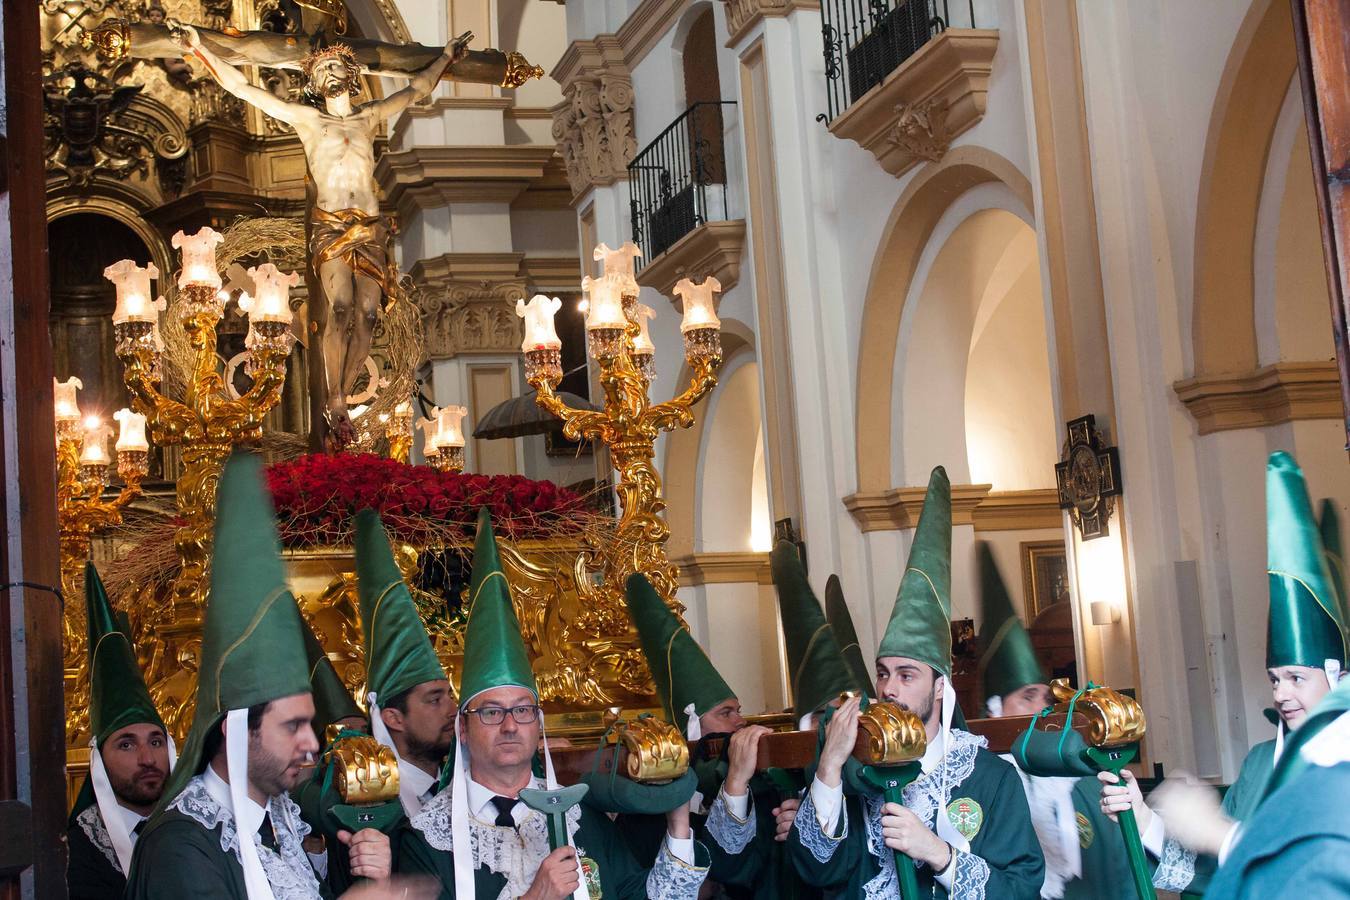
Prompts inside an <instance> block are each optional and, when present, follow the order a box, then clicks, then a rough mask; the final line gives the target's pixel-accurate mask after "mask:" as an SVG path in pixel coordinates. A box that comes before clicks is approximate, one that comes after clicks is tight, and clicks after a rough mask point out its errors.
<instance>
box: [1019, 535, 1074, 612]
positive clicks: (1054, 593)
mask: <svg viewBox="0 0 1350 900" xmlns="http://www.w3.org/2000/svg"><path fill="white" fill-rule="evenodd" d="M1022 596H1023V598H1024V599H1025V602H1026V611H1025V616H1026V621H1027V622H1034V621H1036V617H1037V616H1038V615H1040V614H1041V613H1042V612H1044V611H1045V610H1047V609H1049V608H1050V607H1051V606H1053V605H1054V604H1056V603H1062V602H1065V601H1067V600H1068V599H1069V560H1068V551H1067V550H1066V549H1065V546H1064V542H1063V541H1023V542H1022Z"/></svg>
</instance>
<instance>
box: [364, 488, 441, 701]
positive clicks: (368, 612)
mask: <svg viewBox="0 0 1350 900" xmlns="http://www.w3.org/2000/svg"><path fill="white" fill-rule="evenodd" d="M355 552H356V579H357V595H358V597H359V599H360V604H361V630H362V632H363V634H362V637H363V638H364V639H365V640H364V643H365V651H366V690H367V691H369V692H372V693H374V694H375V697H376V702H377V703H379V705H381V706H385V705H387V702H386V701H388V700H389V698H391V697H396V696H398V695H399V694H401V693H403V692H404V691H407V690H409V689H411V688H414V687H416V686H417V685H419V684H424V683H426V682H428V681H439V680H442V679H444V678H445V670H444V669H443V668H441V661H440V659H438V658H437V656H436V650H435V648H433V647H432V645H431V639H430V638H428V637H427V631H426V628H425V627H424V626H423V625H422V618H421V616H419V615H418V613H417V604H415V603H414V602H413V599H412V594H411V593H409V591H408V585H407V583H406V582H404V580H403V572H402V571H401V570H400V569H399V567H398V563H397V562H395V561H394V550H393V548H392V547H391V546H390V544H389V535H388V534H387V533H385V530H384V524H383V523H382V522H381V521H380V517H379V515H378V514H377V513H376V512H375V511H374V510H373V509H363V510H361V511H360V512H358V513H357V514H356V540H355Z"/></svg>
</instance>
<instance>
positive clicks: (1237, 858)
mask: <svg viewBox="0 0 1350 900" xmlns="http://www.w3.org/2000/svg"><path fill="white" fill-rule="evenodd" d="M1244 769H1245V767H1244ZM1347 806H1350V763H1340V764H1339V765H1335V766H1330V767H1325V768H1324V767H1320V766H1311V767H1309V768H1308V769H1307V770H1306V771H1304V772H1302V773H1300V774H1298V775H1296V776H1294V777H1293V778H1292V779H1291V780H1290V781H1289V782H1288V783H1287V784H1284V785H1282V786H1281V787H1280V788H1279V789H1278V790H1276V791H1275V792H1274V793H1273V794H1271V795H1270V796H1269V797H1267V798H1266V801H1265V802H1264V803H1262V804H1260V807H1259V808H1258V809H1257V810H1255V815H1252V816H1251V817H1250V818H1249V820H1248V822H1247V824H1246V825H1245V826H1244V828H1243V833H1242V834H1241V835H1240V836H1239V838H1238V842H1237V844H1236V845H1235V846H1234V847H1233V849H1232V850H1231V851H1230V853H1229V855H1228V858H1227V859H1226V860H1225V861H1224V865H1223V868H1222V869H1220V870H1219V872H1218V873H1217V874H1216V875H1215V876H1214V879H1213V881H1212V882H1211V887H1212V890H1211V893H1212V894H1213V896H1215V897H1223V898H1224V900H1270V898H1275V897H1296V898H1300V900H1314V898H1318V900H1320V898H1324V897H1350V816H1347V815H1346V814H1345V809H1346V807H1347Z"/></svg>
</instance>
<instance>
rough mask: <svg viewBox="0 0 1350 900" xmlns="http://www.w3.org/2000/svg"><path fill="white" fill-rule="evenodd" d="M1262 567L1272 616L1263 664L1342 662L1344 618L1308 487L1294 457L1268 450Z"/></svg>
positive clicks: (1316, 666) (1344, 659) (1294, 664)
mask: <svg viewBox="0 0 1350 900" xmlns="http://www.w3.org/2000/svg"><path fill="white" fill-rule="evenodd" d="M1266 571H1267V573H1268V578H1269V583H1270V620H1269V626H1268V630H1267V632H1266V666H1267V667H1274V666H1312V667H1315V668H1322V666H1323V665H1324V664H1325V662H1326V660H1328V659H1335V660H1339V661H1340V664H1341V667H1342V668H1344V667H1345V663H1346V652H1345V651H1346V648H1345V623H1344V622H1343V621H1342V612H1341V605H1340V600H1339V598H1338V597H1337V594H1336V588H1335V585H1334V582H1333V581H1332V576H1331V572H1330V570H1329V569H1328V568H1327V559H1326V556H1325V554H1323V552H1322V536H1321V534H1320V533H1319V532H1318V530H1317V521H1316V519H1314V518H1313V511H1312V504H1311V502H1310V501H1309V500H1308V488H1307V485H1306V484H1305V483H1304V480H1303V472H1302V470H1300V469H1299V467H1298V463H1296V462H1294V458H1293V457H1292V456H1290V455H1289V454H1287V453H1284V452H1277V453H1272V454H1271V456H1270V461H1269V462H1268V463H1267V464H1266Z"/></svg>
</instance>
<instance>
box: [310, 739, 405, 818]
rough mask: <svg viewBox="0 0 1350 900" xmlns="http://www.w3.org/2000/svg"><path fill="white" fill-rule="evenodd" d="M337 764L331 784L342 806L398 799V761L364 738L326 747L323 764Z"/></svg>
mask: <svg viewBox="0 0 1350 900" xmlns="http://www.w3.org/2000/svg"><path fill="white" fill-rule="evenodd" d="M330 760H336V761H337V767H336V770H335V772H334V779H333V784H334V785H335V786H336V787H337V790H338V793H339V794H340V795H341V797H342V800H343V802H344V803H352V804H357V803H380V802H383V801H385V800H393V799H395V798H396V797H398V759H397V758H396V757H395V756H394V752H393V751H392V750H390V749H389V748H388V747H386V746H384V745H383V744H381V743H380V742H379V741H377V740H375V739H374V738H373V737H367V736H366V735H353V736H351V737H345V738H343V739H341V740H340V741H338V742H337V743H335V744H333V746H332V747H331V748H329V750H328V753H327V757H326V758H325V760H324V761H325V762H328V761H330Z"/></svg>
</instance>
